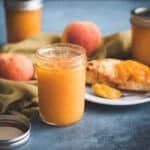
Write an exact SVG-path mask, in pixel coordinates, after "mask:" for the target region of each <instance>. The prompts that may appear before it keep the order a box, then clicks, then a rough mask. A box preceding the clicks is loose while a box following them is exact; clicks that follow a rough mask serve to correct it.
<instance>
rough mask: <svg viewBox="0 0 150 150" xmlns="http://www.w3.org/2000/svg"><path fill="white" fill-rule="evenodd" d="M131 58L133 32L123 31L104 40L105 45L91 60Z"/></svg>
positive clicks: (105, 37) (107, 36)
mask: <svg viewBox="0 0 150 150" xmlns="http://www.w3.org/2000/svg"><path fill="white" fill-rule="evenodd" d="M104 57H108V58H118V59H130V58H131V31H130V30H129V31H122V32H118V33H114V34H111V35H106V36H104V38H103V44H102V46H100V47H99V48H98V50H97V51H96V53H94V54H93V55H92V56H90V57H89V59H90V60H91V59H97V58H104Z"/></svg>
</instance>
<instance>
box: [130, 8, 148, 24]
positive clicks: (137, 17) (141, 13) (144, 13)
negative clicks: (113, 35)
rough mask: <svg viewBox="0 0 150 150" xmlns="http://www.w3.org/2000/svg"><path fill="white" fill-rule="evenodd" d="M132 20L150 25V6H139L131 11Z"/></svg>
mask: <svg viewBox="0 0 150 150" xmlns="http://www.w3.org/2000/svg"><path fill="white" fill-rule="evenodd" d="M131 22H132V23H135V24H137V25H140V26H145V27H150V7H139V8H135V9H133V10H132V11H131Z"/></svg>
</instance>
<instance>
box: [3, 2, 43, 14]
mask: <svg viewBox="0 0 150 150" xmlns="http://www.w3.org/2000/svg"><path fill="white" fill-rule="evenodd" d="M42 2H43V0H5V1H4V7H5V9H6V10H20V11H21V10H22V11H23V10H37V9H41V8H42Z"/></svg>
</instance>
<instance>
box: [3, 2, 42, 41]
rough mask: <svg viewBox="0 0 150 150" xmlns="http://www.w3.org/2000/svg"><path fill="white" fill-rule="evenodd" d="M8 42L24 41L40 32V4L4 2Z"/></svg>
mask: <svg viewBox="0 0 150 150" xmlns="http://www.w3.org/2000/svg"><path fill="white" fill-rule="evenodd" d="M5 3H6V4H5V8H6V27H7V39H8V42H18V41H21V40H24V39H26V38H28V37H30V36H32V35H35V34H37V33H39V32H40V31H41V13H42V10H41V2H40V1H39V0H37V1H33V0H28V1H19V0H18V1H17V2H16V1H14V0H6V2H5Z"/></svg>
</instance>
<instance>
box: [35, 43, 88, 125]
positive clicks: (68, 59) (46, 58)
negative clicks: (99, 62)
mask: <svg viewBox="0 0 150 150" xmlns="http://www.w3.org/2000/svg"><path fill="white" fill-rule="evenodd" d="M36 71H37V77H38V92H39V113H40V116H41V118H42V120H43V121H44V122H45V123H47V124H50V125H57V126H61V125H69V124H72V123H75V122H77V121H79V120H80V119H81V117H82V115H83V113H84V103H85V100H84V96H85V74H86V54H85V50H84V49H83V48H82V47H80V46H77V45H74V44H61V43H60V44H52V45H50V46H48V47H45V48H41V49H39V50H38V51H37V54H36Z"/></svg>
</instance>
